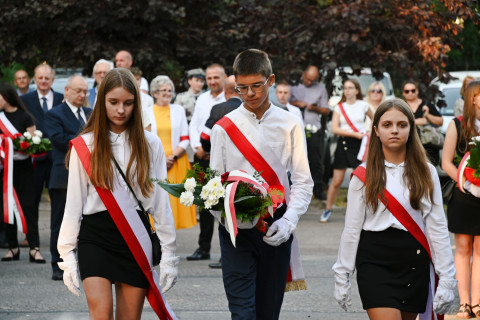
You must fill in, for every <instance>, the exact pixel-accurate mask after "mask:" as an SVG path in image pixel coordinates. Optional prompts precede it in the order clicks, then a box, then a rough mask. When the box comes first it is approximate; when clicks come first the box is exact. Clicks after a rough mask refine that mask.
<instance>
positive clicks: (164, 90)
mask: <svg viewBox="0 0 480 320" xmlns="http://www.w3.org/2000/svg"><path fill="white" fill-rule="evenodd" d="M158 92H161V93H172V92H173V90H172V89H162V90H158Z"/></svg>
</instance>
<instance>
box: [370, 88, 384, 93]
mask: <svg viewBox="0 0 480 320" xmlns="http://www.w3.org/2000/svg"><path fill="white" fill-rule="evenodd" d="M370 92H371V93H382V90H380V89H377V90H375V89H372V90H370Z"/></svg>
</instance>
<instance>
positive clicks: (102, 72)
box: [95, 71, 108, 75]
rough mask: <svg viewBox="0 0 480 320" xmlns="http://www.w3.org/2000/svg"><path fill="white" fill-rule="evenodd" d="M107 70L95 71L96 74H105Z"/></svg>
mask: <svg viewBox="0 0 480 320" xmlns="http://www.w3.org/2000/svg"><path fill="white" fill-rule="evenodd" d="M107 73H108V71H95V74H96V75H106V74H107Z"/></svg>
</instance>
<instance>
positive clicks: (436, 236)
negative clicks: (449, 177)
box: [332, 161, 455, 279]
mask: <svg viewBox="0 0 480 320" xmlns="http://www.w3.org/2000/svg"><path fill="white" fill-rule="evenodd" d="M428 166H429V168H430V175H431V177H432V180H433V186H434V187H433V201H432V202H429V201H427V199H422V200H421V204H420V207H421V209H420V210H421V212H422V217H423V222H424V224H425V233H426V237H427V239H428V243H429V244H430V249H431V253H432V259H433V262H434V265H435V270H436V272H437V274H438V275H439V277H440V278H441V279H442V278H443V279H454V277H455V267H454V263H453V255H452V249H451V246H450V238H449V235H448V229H447V222H446V219H445V212H444V210H443V200H442V191H441V187H440V181H439V179H438V174H437V171H436V169H435V167H434V166H433V165H431V164H428ZM404 168H405V165H404V163H401V164H399V165H394V164H392V163H389V162H387V161H385V170H386V171H387V172H389V173H390V174H391V175H392V176H393V177H394V178H395V181H396V182H397V183H398V184H399V185H400V186H401V188H402V189H403V190H406V192H408V191H407V190H408V189H407V184H406V183H405V181H404V179H403V172H404ZM407 199H408V198H407ZM390 227H392V228H396V229H401V230H406V229H405V227H403V225H402V224H401V223H400V222H399V221H398V220H397V219H396V218H395V217H394V216H393V214H392V213H391V212H390V211H389V210H388V209H387V208H386V207H385V206H384V205H383V203H382V202H380V203H379V206H378V208H377V211H375V212H372V210H371V208H370V207H367V206H366V204H365V188H364V184H363V182H362V181H361V180H360V179H359V178H358V177H357V176H355V175H354V176H352V180H351V181H350V185H349V187H348V196H347V212H346V215H345V227H344V229H343V233H342V238H341V240H340V247H339V249H338V257H337V262H336V263H335V265H334V266H333V268H332V269H333V271H334V272H335V273H337V274H341V275H352V274H353V272H354V270H355V260H356V256H357V249H358V243H359V240H360V232H361V231H362V230H366V231H383V230H386V229H388V228H390Z"/></svg>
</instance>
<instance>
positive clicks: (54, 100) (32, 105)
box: [20, 63, 63, 232]
mask: <svg viewBox="0 0 480 320" xmlns="http://www.w3.org/2000/svg"><path fill="white" fill-rule="evenodd" d="M54 78H55V72H54V71H53V69H52V67H50V66H49V65H48V64H47V63H43V64H40V65H38V66H37V67H36V68H35V71H34V75H33V80H34V81H35V84H36V85H37V90H35V91H33V92H30V93H27V94H25V95H23V96H21V97H20V98H21V99H22V101H23V103H24V104H25V106H26V107H27V109H28V111H30V113H31V114H32V115H33V116H34V117H35V125H36V127H37V129H38V130H40V131H42V132H43V134H44V136H45V137H46V138H48V134H47V133H46V132H45V126H44V122H45V113H47V111H48V110H51V109H52V108H53V107H54V106H56V105H58V104H60V103H62V100H63V94H61V93H58V92H55V91H53V90H52V83H53V79H54ZM51 169H52V159H51V152H48V154H47V155H46V156H43V157H41V158H35V171H34V173H33V179H34V185H35V195H34V201H35V202H34V204H35V205H34V210H35V211H34V212H33V214H32V217H33V218H34V219H36V220H37V221H38V206H39V204H40V199H41V197H42V192H43V189H44V187H48V180H49V178H50V170H51ZM37 230H38V229H37ZM27 232H30V231H28V230H27ZM33 232H34V231H33Z"/></svg>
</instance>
